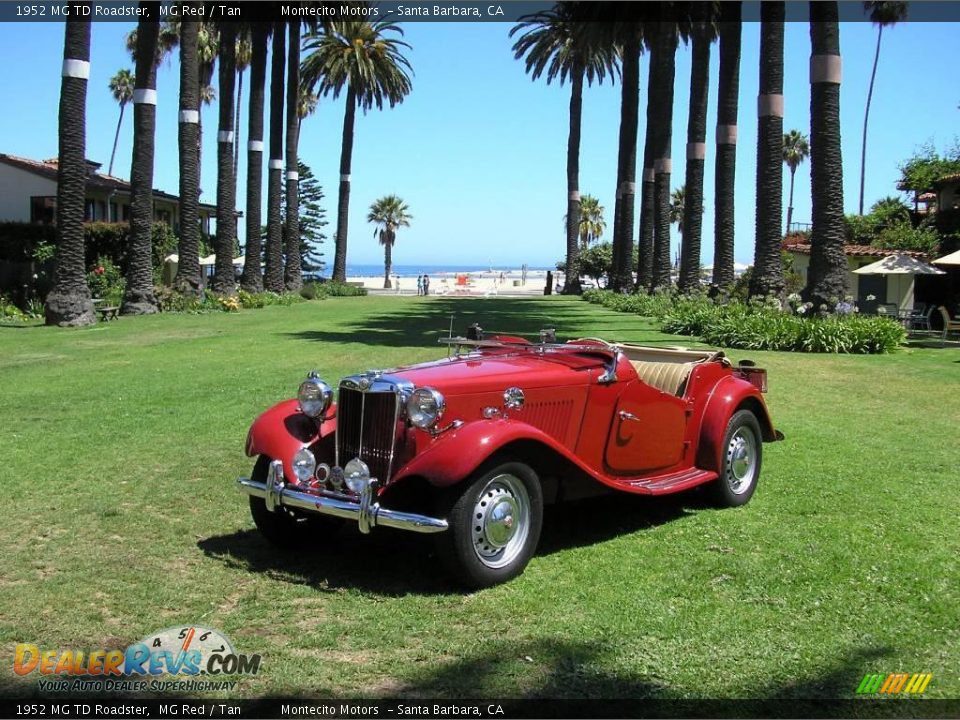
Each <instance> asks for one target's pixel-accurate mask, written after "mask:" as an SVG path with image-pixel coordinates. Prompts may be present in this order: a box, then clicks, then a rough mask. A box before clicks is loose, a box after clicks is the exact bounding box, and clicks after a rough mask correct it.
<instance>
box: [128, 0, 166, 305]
mask: <svg viewBox="0 0 960 720" xmlns="http://www.w3.org/2000/svg"><path fill="white" fill-rule="evenodd" d="M140 7H141V8H145V9H147V11H148V13H149V15H148V17H159V14H160V3H158V2H149V3H147V2H142V3H140ZM159 30H160V25H159V24H158V23H157V21H156V20H140V21H139V23H138V24H137V67H136V77H137V80H136V84H135V89H134V91H133V162H132V164H131V168H130V240H129V243H130V245H129V248H128V250H127V271H126V277H127V288H126V292H125V294H124V298H123V304H122V305H121V307H120V312H121V313H123V314H125V315H146V314H150V313H155V312H157V299H156V296H155V295H154V293H153V266H152V252H151V250H152V242H151V240H152V238H151V236H152V230H153V152H154V134H155V132H156V125H157V65H156V52H157V36H158V34H159Z"/></svg>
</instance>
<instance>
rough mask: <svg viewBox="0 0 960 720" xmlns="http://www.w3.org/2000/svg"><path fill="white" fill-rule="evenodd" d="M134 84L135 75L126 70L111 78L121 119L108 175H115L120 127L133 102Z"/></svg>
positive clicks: (111, 88)
mask: <svg viewBox="0 0 960 720" xmlns="http://www.w3.org/2000/svg"><path fill="white" fill-rule="evenodd" d="M134 82H135V79H134V77H133V73H132V72H131V71H130V70H127V69H126V68H124V69H122V70H118V71H117V74H116V75H114V76H113V77H112V78H110V84H109V88H110V93H111V94H112V95H113V99H114V100H116V101H117V102H118V103H120V117H119V119H118V120H117V131H116V133H114V135H113V150H112V151H111V152H110V165H109V166H108V167H107V175H113V160H114V158H115V157H116V156H117V141H118V140H119V139H120V126H121V125H123V111H124V110H126V108H127V103H128V102H130V101H131V100H133V85H134Z"/></svg>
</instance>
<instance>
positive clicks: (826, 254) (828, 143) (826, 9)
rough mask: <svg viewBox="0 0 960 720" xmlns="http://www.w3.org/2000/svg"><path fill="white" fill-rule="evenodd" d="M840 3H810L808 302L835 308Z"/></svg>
mask: <svg viewBox="0 0 960 720" xmlns="http://www.w3.org/2000/svg"><path fill="white" fill-rule="evenodd" d="M837 14H838V13H837V3H836V2H828V1H826V0H823V1H818V2H811V3H810V44H811V48H812V55H811V56H810V176H811V189H812V200H813V232H812V233H811V236H810V269H809V271H808V272H807V286H806V288H805V289H804V295H805V296H806V299H807V300H808V301H810V302H812V303H813V304H814V307H815V308H817V309H818V310H819V309H823V308H822V307H821V306H826V308H827V309H832V308H833V307H834V305H835V304H836V303H837V302H838V301H840V300H842V299H843V297H844V295H845V294H846V290H847V258H846V254H845V253H844V249H843V239H844V221H843V155H842V153H841V148H840V70H841V65H840V25H839V23H838V20H837Z"/></svg>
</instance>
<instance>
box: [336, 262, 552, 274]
mask: <svg viewBox="0 0 960 720" xmlns="http://www.w3.org/2000/svg"><path fill="white" fill-rule="evenodd" d="M546 270H554V272H556V269H555V268H553V267H547V266H545V265H544V266H539V265H538V266H528V267H527V272H530V273H533V272H541V273H542V272H544V271H546ZM328 271H329V270H328ZM491 271H492V272H493V273H495V274H496V273H500V272H503V273H504V274H507V275H509V274H511V273H513V274H519V273H520V266H519V265H516V266H514V265H510V266H498V265H494V266H492V267H491V266H490V265H463V264H460V265H394V266H393V269H392V274H393V275H399V276H400V277H416V276H417V275H423V274H424V273H426V274H427V275H438V276H442V275H444V274H448V275H449V274H453V273H456V272H467V273H481V272H482V273H488V274H489V273H490V272H491ZM347 277H383V263H380V264H379V265H376V264H364V263H347Z"/></svg>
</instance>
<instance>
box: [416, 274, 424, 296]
mask: <svg viewBox="0 0 960 720" xmlns="http://www.w3.org/2000/svg"><path fill="white" fill-rule="evenodd" d="M417 295H423V275H417Z"/></svg>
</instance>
